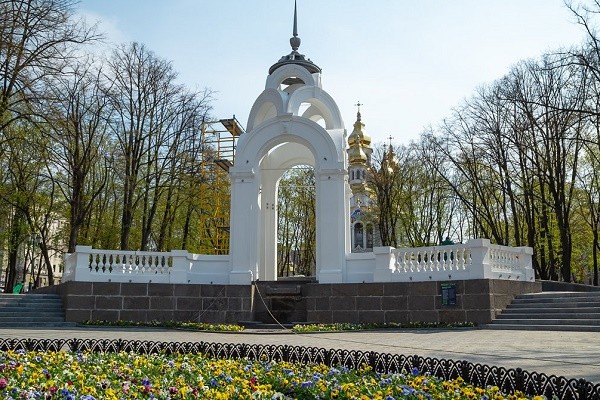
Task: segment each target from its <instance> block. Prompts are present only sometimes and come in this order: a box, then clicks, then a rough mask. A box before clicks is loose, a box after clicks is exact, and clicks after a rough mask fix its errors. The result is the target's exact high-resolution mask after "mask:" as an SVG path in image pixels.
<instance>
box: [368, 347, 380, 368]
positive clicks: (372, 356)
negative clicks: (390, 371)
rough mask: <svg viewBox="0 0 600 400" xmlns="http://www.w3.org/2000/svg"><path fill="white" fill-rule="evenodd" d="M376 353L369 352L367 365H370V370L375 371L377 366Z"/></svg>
mask: <svg viewBox="0 0 600 400" xmlns="http://www.w3.org/2000/svg"><path fill="white" fill-rule="evenodd" d="M377 355H378V354H377V353H376V352H374V351H370V352H369V366H370V367H371V371H373V372H376V368H377V358H378V357H377Z"/></svg>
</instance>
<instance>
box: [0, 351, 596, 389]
mask: <svg viewBox="0 0 600 400" xmlns="http://www.w3.org/2000/svg"><path fill="white" fill-rule="evenodd" d="M0 350H3V351H6V350H26V351H60V350H70V351H73V352H79V351H91V352H107V353H110V352H120V351H125V352H135V353H140V354H154V353H163V352H164V353H168V354H175V353H181V354H186V353H202V354H205V355H207V356H210V357H214V358H233V359H236V358H248V359H251V360H269V361H289V362H292V363H302V364H310V363H322V364H325V365H327V366H345V367H347V368H349V369H358V368H360V367H361V366H362V365H363V364H367V365H369V366H371V367H372V368H373V369H374V370H375V371H377V372H381V373H406V374H408V373H411V372H412V371H413V369H414V368H417V369H418V370H419V372H420V373H423V374H424V373H429V374H431V375H432V376H435V377H438V378H440V379H444V380H452V379H456V378H458V377H462V378H463V379H464V380H465V382H467V383H470V384H472V385H474V386H478V387H486V386H488V385H491V386H498V387H499V388H500V390H501V391H502V392H504V393H514V392H515V391H517V390H518V391H521V392H523V393H525V394H527V395H530V396H534V395H545V396H546V397H547V398H548V399H553V398H558V399H561V400H571V399H579V400H600V384H596V385H594V384H593V383H590V382H588V381H586V380H585V379H567V378H565V377H562V376H555V375H546V374H541V373H537V372H528V371H523V370H522V369H520V368H517V369H507V368H503V367H494V366H489V365H484V364H473V363H470V362H467V361H454V360H444V359H437V358H430V357H421V356H417V355H414V356H405V355H399V354H384V353H376V352H372V351H358V350H336V349H329V350H328V349H322V348H317V347H302V346H287V345H249V344H228V343H208V342H183V343H179V342H152V341H140V340H120V339H119V340H108V339H0Z"/></svg>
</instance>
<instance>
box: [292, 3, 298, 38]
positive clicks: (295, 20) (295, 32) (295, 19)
mask: <svg viewBox="0 0 600 400" xmlns="http://www.w3.org/2000/svg"><path fill="white" fill-rule="evenodd" d="M296 8H297V7H296V1H295V0H294V32H293V34H294V36H298V12H297V10H296Z"/></svg>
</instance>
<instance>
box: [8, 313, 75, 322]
mask: <svg viewBox="0 0 600 400" xmlns="http://www.w3.org/2000/svg"><path fill="white" fill-rule="evenodd" d="M36 321H37V322H65V317H64V316H63V315H58V316H50V315H37V316H28V315H25V316H11V317H4V316H0V324H2V323H4V322H36Z"/></svg>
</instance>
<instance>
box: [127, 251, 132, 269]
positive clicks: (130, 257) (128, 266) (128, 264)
mask: <svg viewBox="0 0 600 400" xmlns="http://www.w3.org/2000/svg"><path fill="white" fill-rule="evenodd" d="M127 270H128V271H129V273H131V271H132V270H133V255H131V254H130V255H129V257H127Z"/></svg>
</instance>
